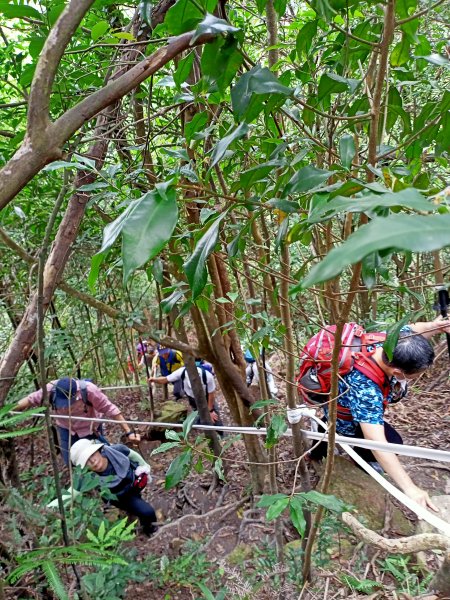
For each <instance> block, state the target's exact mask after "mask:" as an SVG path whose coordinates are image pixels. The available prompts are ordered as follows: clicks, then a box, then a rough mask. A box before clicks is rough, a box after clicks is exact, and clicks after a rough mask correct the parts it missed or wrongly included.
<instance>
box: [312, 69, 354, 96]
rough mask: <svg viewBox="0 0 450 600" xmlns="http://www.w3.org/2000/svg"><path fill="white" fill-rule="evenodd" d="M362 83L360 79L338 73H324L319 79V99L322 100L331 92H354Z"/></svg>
mask: <svg viewBox="0 0 450 600" xmlns="http://www.w3.org/2000/svg"><path fill="white" fill-rule="evenodd" d="M360 83H361V80H360V79H348V78H346V77H341V76H340V75H337V74H336V73H324V74H323V75H322V77H321V78H320V81H319V88H318V92H317V99H318V100H319V101H320V100H322V99H323V98H325V97H326V96H329V95H330V94H340V93H342V92H346V91H347V90H349V91H350V92H351V93H352V94H354V93H355V91H356V90H357V88H358V87H359V85H360Z"/></svg>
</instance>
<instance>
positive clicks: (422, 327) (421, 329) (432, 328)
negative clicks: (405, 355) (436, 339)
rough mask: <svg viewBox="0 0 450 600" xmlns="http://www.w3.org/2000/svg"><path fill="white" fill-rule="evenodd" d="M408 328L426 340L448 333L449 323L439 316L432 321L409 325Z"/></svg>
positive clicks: (449, 330) (449, 331) (449, 329)
mask: <svg viewBox="0 0 450 600" xmlns="http://www.w3.org/2000/svg"><path fill="white" fill-rule="evenodd" d="M410 327H411V329H412V330H413V331H415V332H416V333H420V334H421V335H423V337H425V338H427V339H430V338H431V337H433V336H434V335H439V334H440V333H450V321H449V320H448V319H444V317H440V316H439V317H437V318H436V319H434V321H426V322H418V323H411V325H410Z"/></svg>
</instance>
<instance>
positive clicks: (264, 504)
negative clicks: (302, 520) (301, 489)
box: [256, 494, 289, 508]
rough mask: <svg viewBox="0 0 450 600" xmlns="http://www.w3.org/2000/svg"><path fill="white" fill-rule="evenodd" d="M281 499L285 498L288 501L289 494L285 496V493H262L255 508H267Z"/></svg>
mask: <svg viewBox="0 0 450 600" xmlns="http://www.w3.org/2000/svg"><path fill="white" fill-rule="evenodd" d="M281 499H287V500H288V501H289V496H286V494H263V495H262V496H261V499H260V500H259V502H258V504H257V505H256V506H257V508H268V507H269V506H272V504H275V503H276V502H278V501H279V500H281Z"/></svg>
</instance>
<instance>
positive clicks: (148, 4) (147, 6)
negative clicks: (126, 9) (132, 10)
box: [139, 0, 153, 27]
mask: <svg viewBox="0 0 450 600" xmlns="http://www.w3.org/2000/svg"><path fill="white" fill-rule="evenodd" d="M152 8H153V2H152V0H141V2H139V13H140V15H141V19H142V20H143V21H144V23H146V24H147V25H150V27H151V25H152Z"/></svg>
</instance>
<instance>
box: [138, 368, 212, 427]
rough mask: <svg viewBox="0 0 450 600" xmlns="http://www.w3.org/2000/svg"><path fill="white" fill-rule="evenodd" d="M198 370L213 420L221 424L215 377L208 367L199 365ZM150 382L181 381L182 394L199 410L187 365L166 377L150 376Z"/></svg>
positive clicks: (162, 383) (161, 383) (160, 383)
mask: <svg viewBox="0 0 450 600" xmlns="http://www.w3.org/2000/svg"><path fill="white" fill-rule="evenodd" d="M197 371H198V375H199V377H200V379H201V381H202V383H203V387H204V388H205V395H206V398H207V401H208V408H209V412H210V414H211V420H212V422H213V423H214V424H215V425H219V426H220V425H222V421H221V419H220V415H219V409H218V407H217V404H216V401H215V390H216V383H215V381H214V377H213V375H212V374H211V372H210V371H209V370H208V369H207V368H202V367H201V366H198V365H197ZM149 382H150V383H152V382H153V383H157V384H159V385H164V384H165V383H174V382H180V386H179V387H180V391H181V393H182V395H186V396H187V398H188V400H189V404H190V405H191V407H192V408H193V409H194V410H197V402H196V400H195V397H194V392H193V390H192V385H191V382H190V380H189V374H188V372H187V370H186V367H181V369H177V370H176V371H174V372H173V373H170V374H169V375H167V376H165V377H150V378H149ZM198 422H199V423H200V424H202V425H208V423H201V421H200V420H198Z"/></svg>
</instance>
